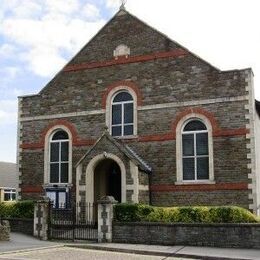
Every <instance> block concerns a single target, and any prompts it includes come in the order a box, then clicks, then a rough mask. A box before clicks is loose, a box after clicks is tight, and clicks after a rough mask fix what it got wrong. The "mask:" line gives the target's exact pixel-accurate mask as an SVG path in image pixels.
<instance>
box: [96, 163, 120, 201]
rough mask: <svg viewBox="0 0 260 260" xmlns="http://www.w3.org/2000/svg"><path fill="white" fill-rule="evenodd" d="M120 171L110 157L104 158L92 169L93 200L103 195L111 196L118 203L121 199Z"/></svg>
mask: <svg viewBox="0 0 260 260" xmlns="http://www.w3.org/2000/svg"><path fill="white" fill-rule="evenodd" d="M121 193H122V191H121V171H120V167H119V165H118V164H117V163H116V162H115V161H114V160H112V159H104V160H102V161H100V162H99V163H98V165H97V166H96V168H95V170H94V201H95V202H96V201H98V200H99V199H101V198H102V197H104V196H113V197H114V198H115V200H117V201H118V202H119V203H120V202H121V200H122V194H121Z"/></svg>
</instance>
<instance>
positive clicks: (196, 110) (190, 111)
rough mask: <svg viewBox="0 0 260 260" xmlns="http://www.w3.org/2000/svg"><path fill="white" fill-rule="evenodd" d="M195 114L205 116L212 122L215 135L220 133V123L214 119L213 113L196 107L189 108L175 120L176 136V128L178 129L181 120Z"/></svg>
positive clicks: (174, 130) (174, 129)
mask: <svg viewBox="0 0 260 260" xmlns="http://www.w3.org/2000/svg"><path fill="white" fill-rule="evenodd" d="M193 113H195V114H200V115H203V116H205V117H206V118H207V119H208V120H209V121H210V123H211V126H212V133H213V135H214V134H215V133H216V132H218V131H220V128H219V125H218V122H217V120H216V118H215V117H214V115H213V113H211V112H209V111H207V110H205V109H203V108H200V107H194V108H187V109H185V110H183V111H182V112H180V113H179V114H178V115H177V116H176V119H175V120H174V122H173V124H172V129H173V132H174V133H175V134H176V127H177V125H178V123H179V122H180V120H181V119H182V118H183V117H185V116H187V115H189V114H193Z"/></svg>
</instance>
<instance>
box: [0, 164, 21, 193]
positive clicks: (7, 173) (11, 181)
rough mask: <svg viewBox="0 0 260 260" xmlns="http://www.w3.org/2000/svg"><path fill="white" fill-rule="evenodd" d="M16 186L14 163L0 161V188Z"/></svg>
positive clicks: (16, 177) (16, 178)
mask: <svg viewBox="0 0 260 260" xmlns="http://www.w3.org/2000/svg"><path fill="white" fill-rule="evenodd" d="M3 187H5V188H16V189H17V188H18V176H17V173H16V164H15V163H9V162H0V188H3Z"/></svg>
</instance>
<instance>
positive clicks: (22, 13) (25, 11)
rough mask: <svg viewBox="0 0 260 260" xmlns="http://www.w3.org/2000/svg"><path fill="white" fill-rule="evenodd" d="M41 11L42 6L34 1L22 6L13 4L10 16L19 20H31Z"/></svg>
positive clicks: (29, 0)
mask: <svg viewBox="0 0 260 260" xmlns="http://www.w3.org/2000/svg"><path fill="white" fill-rule="evenodd" d="M41 11H42V6H41V5H40V4H38V3H37V2H36V1H33V0H27V1H24V2H23V3H22V4H18V3H15V5H14V6H13V7H12V9H11V12H12V15H13V16H15V17H17V18H18V17H19V18H33V17H37V16H38V15H39V14H40V13H41Z"/></svg>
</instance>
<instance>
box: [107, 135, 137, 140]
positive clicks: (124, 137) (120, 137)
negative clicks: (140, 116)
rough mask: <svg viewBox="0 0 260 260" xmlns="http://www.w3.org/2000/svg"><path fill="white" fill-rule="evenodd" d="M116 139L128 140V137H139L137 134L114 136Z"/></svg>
mask: <svg viewBox="0 0 260 260" xmlns="http://www.w3.org/2000/svg"><path fill="white" fill-rule="evenodd" d="M112 137H113V138H115V139H121V140H128V139H137V138H138V136H137V135H125V136H112Z"/></svg>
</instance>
